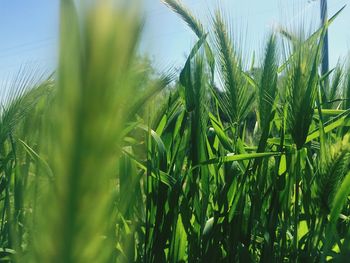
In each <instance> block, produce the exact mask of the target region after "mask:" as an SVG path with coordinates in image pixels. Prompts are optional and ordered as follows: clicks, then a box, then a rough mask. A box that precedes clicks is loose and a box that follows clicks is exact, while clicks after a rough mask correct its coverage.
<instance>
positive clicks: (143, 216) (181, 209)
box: [0, 0, 350, 263]
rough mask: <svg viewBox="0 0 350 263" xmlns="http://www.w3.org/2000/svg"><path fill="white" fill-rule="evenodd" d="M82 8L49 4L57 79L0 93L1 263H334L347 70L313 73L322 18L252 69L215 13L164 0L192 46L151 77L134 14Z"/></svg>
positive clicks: (343, 202) (343, 191)
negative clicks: (56, 33) (176, 65)
mask: <svg viewBox="0 0 350 263" xmlns="http://www.w3.org/2000/svg"><path fill="white" fill-rule="evenodd" d="M92 2H93V1H92ZM95 2H96V3H89V5H83V6H79V12H77V11H76V10H77V9H76V7H75V5H74V3H73V1H71V0H62V1H61V33H60V34H61V38H60V39H61V42H60V57H59V66H58V69H57V73H56V74H54V75H53V76H51V77H50V78H48V79H47V80H42V77H41V76H40V75H38V72H36V71H28V70H24V71H21V72H20V73H19V75H18V77H17V78H15V79H14V81H13V84H12V86H11V87H10V91H11V92H9V94H8V96H6V97H5V96H4V97H3V107H2V108H1V110H0V196H1V199H0V209H1V210H0V211H1V222H0V223H1V226H0V246H1V251H0V259H1V261H11V262H43V263H47V262H65V263H73V262H74V263H79V262H84V263H85V262H96V263H103V262H218V261H220V262H323V261H330V260H331V261H334V262H346V258H347V257H348V256H349V255H350V230H349V229H350V228H349V224H350V199H349V193H350V173H349V168H350V158H349V157H350V134H349V126H350V116H349V115H350V102H349V100H350V68H347V67H346V66H342V65H338V66H337V67H336V68H335V69H332V70H331V71H330V72H329V73H327V74H326V75H323V76H322V75H320V70H319V68H320V60H321V50H322V39H323V36H324V34H325V30H326V29H327V28H328V26H329V25H330V24H331V22H332V21H333V20H334V19H335V18H336V16H337V15H338V13H337V14H336V15H334V16H333V17H332V18H331V19H330V20H329V21H328V23H326V24H325V25H324V26H323V27H322V28H320V29H318V30H317V31H315V32H313V33H312V34H310V35H309V36H307V37H305V35H304V34H302V33H300V34H293V33H290V32H288V31H287V30H281V31H280V32H275V33H274V34H271V36H270V37H269V38H268V40H267V43H266V47H265V53H264V56H263V58H262V60H261V61H260V64H258V65H256V63H254V62H251V63H250V61H247V59H246V58H244V57H243V55H242V52H241V50H240V47H239V46H237V41H235V39H234V38H233V32H232V30H231V28H230V27H229V26H228V25H229V22H228V18H226V17H225V16H224V15H223V13H222V12H220V11H216V12H214V13H213V14H212V16H211V23H210V26H209V28H205V27H204V26H203V25H202V24H201V22H200V21H199V20H198V19H196V18H195V17H194V16H193V15H192V14H191V13H190V11H189V10H187V9H186V8H185V7H184V6H183V5H182V4H181V3H180V2H178V1H175V0H164V1H163V2H164V3H165V4H167V5H168V6H169V7H170V8H171V9H173V11H175V12H176V13H177V14H178V15H179V16H180V18H181V19H183V20H184V21H185V22H186V23H187V24H188V26H189V28H190V29H191V30H193V32H194V33H195V34H196V36H197V37H198V42H197V43H196V44H195V45H194V47H193V49H192V50H190V53H189V56H188V59H187V61H186V63H185V64H184V66H183V69H182V70H181V71H180V72H178V73H177V74H174V72H173V71H172V72H171V73H169V72H168V73H165V74H163V75H157V74H153V70H152V69H150V67H149V64H148V63H145V61H143V60H141V59H140V57H139V56H138V55H137V48H138V43H139V40H140V35H141V31H142V30H141V28H142V21H141V20H139V19H138V18H139V17H140V15H139V13H138V12H137V11H135V10H136V9H135V7H136V5H134V4H130V3H129V2H127V1H119V2H118V3H117V4H115V5H113V6H112V5H111V4H108V2H109V1H95ZM132 2H133V1H132ZM281 50H283V52H281Z"/></svg>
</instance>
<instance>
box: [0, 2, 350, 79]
mask: <svg viewBox="0 0 350 263" xmlns="http://www.w3.org/2000/svg"><path fill="white" fill-rule="evenodd" d="M318 1H319V0H318ZM318 1H313V2H312V1H311V2H310V1H308V0H244V1H241V0H216V1H215V0H183V1H182V2H183V3H184V4H186V5H187V6H188V7H189V8H190V9H191V10H192V11H193V12H194V13H195V14H196V15H197V16H198V17H199V18H200V19H201V20H202V21H203V23H204V24H208V20H209V19H208V17H209V16H210V13H211V12H213V11H214V10H215V7H217V6H221V8H222V9H223V10H225V12H226V13H227V14H229V15H230V18H231V21H232V25H233V29H234V30H235V32H236V34H237V35H239V36H242V37H243V39H244V41H243V42H242V45H243V46H244V49H245V50H249V51H250V52H252V51H256V52H257V54H259V53H261V52H262V50H263V49H262V48H263V45H264V43H265V39H266V36H267V34H268V33H269V32H271V30H272V29H273V28H274V27H275V26H276V25H288V24H292V25H293V26H294V27H295V26H297V25H298V22H299V21H300V19H303V20H304V21H305V24H309V23H313V24H314V25H315V24H318V23H319V2H318ZM143 2H144V9H145V13H146V24H145V30H144V33H143V38H142V41H141V47H140V50H141V52H143V53H147V54H149V55H150V56H151V57H152V58H153V59H154V62H155V64H156V65H157V66H158V67H160V68H162V67H167V66H170V65H176V66H178V67H180V66H181V65H182V64H183V62H184V59H185V55H186V54H188V53H189V51H190V49H191V47H192V45H193V44H194V43H195V41H196V38H195V37H194V35H193V34H192V33H191V31H190V30H189V29H188V28H187V27H186V25H185V24H184V23H183V22H182V21H181V19H180V18H179V17H177V15H175V14H174V13H173V12H172V11H171V10H169V9H168V8H167V7H165V6H164V5H163V4H162V3H161V2H160V1H159V0H144V1H143ZM344 4H348V7H347V8H346V9H345V10H344V12H343V13H342V14H341V15H340V16H339V17H338V19H337V20H336V21H335V22H334V24H333V25H332V26H331V28H330V32H329V38H330V63H331V65H334V64H335V63H336V61H337V60H338V58H339V57H342V58H344V57H345V56H346V54H347V53H348V51H349V50H350V27H349V25H350V0H328V6H329V11H328V13H329V15H331V14H333V13H334V12H336V11H337V10H338V9H339V8H340V7H342V6H343V5H344ZM58 17H59V0H0V34H1V36H2V37H1V41H0V81H1V80H4V79H5V78H7V77H8V76H9V75H11V74H13V73H14V72H16V71H17V70H18V69H19V67H20V66H21V65H24V64H28V63H29V64H39V65H40V66H41V67H43V68H48V69H53V68H54V67H55V63H56V61H57V54H58V51H57V39H58V28H59V21H58ZM291 21H292V22H291ZM249 54H251V53H249Z"/></svg>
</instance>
